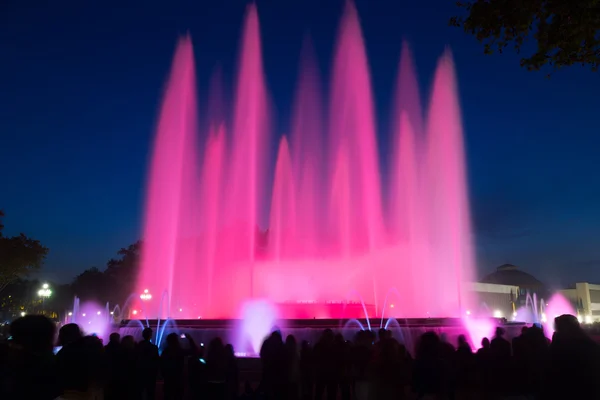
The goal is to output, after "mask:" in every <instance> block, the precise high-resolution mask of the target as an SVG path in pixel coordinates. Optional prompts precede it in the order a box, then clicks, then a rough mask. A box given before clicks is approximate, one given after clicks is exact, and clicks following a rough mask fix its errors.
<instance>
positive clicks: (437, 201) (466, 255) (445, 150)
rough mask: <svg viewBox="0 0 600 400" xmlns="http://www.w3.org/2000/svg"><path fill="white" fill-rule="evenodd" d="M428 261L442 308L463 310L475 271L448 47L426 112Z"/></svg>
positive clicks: (443, 312) (446, 312)
mask: <svg viewBox="0 0 600 400" xmlns="http://www.w3.org/2000/svg"><path fill="white" fill-rule="evenodd" d="M426 129H427V146H428V148H427V159H426V168H427V184H428V186H427V192H428V193H427V194H428V222H429V225H428V232H429V237H430V245H431V246H432V250H433V251H432V252H431V253H430V255H429V257H430V258H431V261H430V263H429V266H430V268H432V270H431V271H430V272H431V275H433V276H434V277H435V280H434V282H433V283H434V285H433V288H435V289H433V290H434V291H433V293H436V295H437V296H438V297H439V298H438V301H439V307H438V309H437V312H438V313H441V315H449V313H452V312H456V310H461V309H463V308H464V307H465V306H466V305H467V304H465V303H466V302H467V301H468V299H467V296H468V292H467V290H465V289H464V287H463V286H464V285H463V282H472V278H473V276H472V273H473V271H474V266H473V265H474V264H473V254H472V246H471V240H472V238H471V227H470V223H471V219H470V215H469V214H470V213H469V202H468V198H467V186H466V168H465V154H464V148H463V133H462V123H461V119H460V110H459V102H458V96H457V89H456V77H455V75H454V63H453V61H452V56H451V54H450V51H449V50H446V52H445V53H444V55H443V56H442V57H441V59H440V60H439V62H438V66H437V69H436V72H435V78H434V81H433V89H432V95H431V103H430V106H429V111H428V115H427V128H426Z"/></svg>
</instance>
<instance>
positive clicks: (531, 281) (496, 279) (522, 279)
mask: <svg viewBox="0 0 600 400" xmlns="http://www.w3.org/2000/svg"><path fill="white" fill-rule="evenodd" d="M481 282H482V283H494V284H496V285H512V286H519V287H523V288H530V287H531V288H533V287H542V286H543V283H542V282H540V281H539V280H538V279H537V278H536V277H534V276H533V275H530V274H528V273H527V272H523V271H521V270H519V269H518V268H517V267H516V266H515V265H512V264H504V265H501V266H499V267H498V268H496V272H492V273H491V274H488V275H486V276H485V277H484V278H483V279H482V280H481Z"/></svg>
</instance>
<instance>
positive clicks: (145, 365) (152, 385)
mask: <svg viewBox="0 0 600 400" xmlns="http://www.w3.org/2000/svg"><path fill="white" fill-rule="evenodd" d="M142 338H143V340H142V341H140V342H139V343H138V344H137V353H138V354H137V376H138V383H139V392H140V394H141V397H142V399H145V400H154V398H155V397H156V377H157V376H158V369H159V356H158V347H156V345H155V344H154V343H152V329H151V328H145V329H144V330H143V331H142Z"/></svg>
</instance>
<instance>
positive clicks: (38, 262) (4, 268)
mask: <svg viewBox="0 0 600 400" xmlns="http://www.w3.org/2000/svg"><path fill="white" fill-rule="evenodd" d="M2 216H4V214H3V213H2V212H0V217H2ZM0 221H1V220H0ZM2 227H3V226H2V224H1V223H0V229H1V228H2ZM48 251H49V250H48V248H46V247H44V246H43V245H42V244H41V243H40V241H39V240H35V239H31V238H29V237H27V236H25V235H24V234H22V233H21V234H20V235H18V236H13V237H6V236H3V235H2V232H1V230H0V292H1V291H2V290H4V289H5V288H6V287H7V286H8V285H9V284H10V283H11V282H14V281H15V280H17V279H19V278H22V277H26V276H28V275H29V273H31V272H33V271H38V270H39V269H40V268H41V267H42V264H43V263H44V260H45V259H46V256H47V255H48Z"/></svg>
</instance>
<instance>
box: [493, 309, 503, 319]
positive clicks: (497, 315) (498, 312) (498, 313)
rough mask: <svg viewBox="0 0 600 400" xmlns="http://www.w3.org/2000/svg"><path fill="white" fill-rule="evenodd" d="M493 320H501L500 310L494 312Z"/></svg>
mask: <svg viewBox="0 0 600 400" xmlns="http://www.w3.org/2000/svg"><path fill="white" fill-rule="evenodd" d="M494 318H502V311H500V310H496V311H494Z"/></svg>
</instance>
